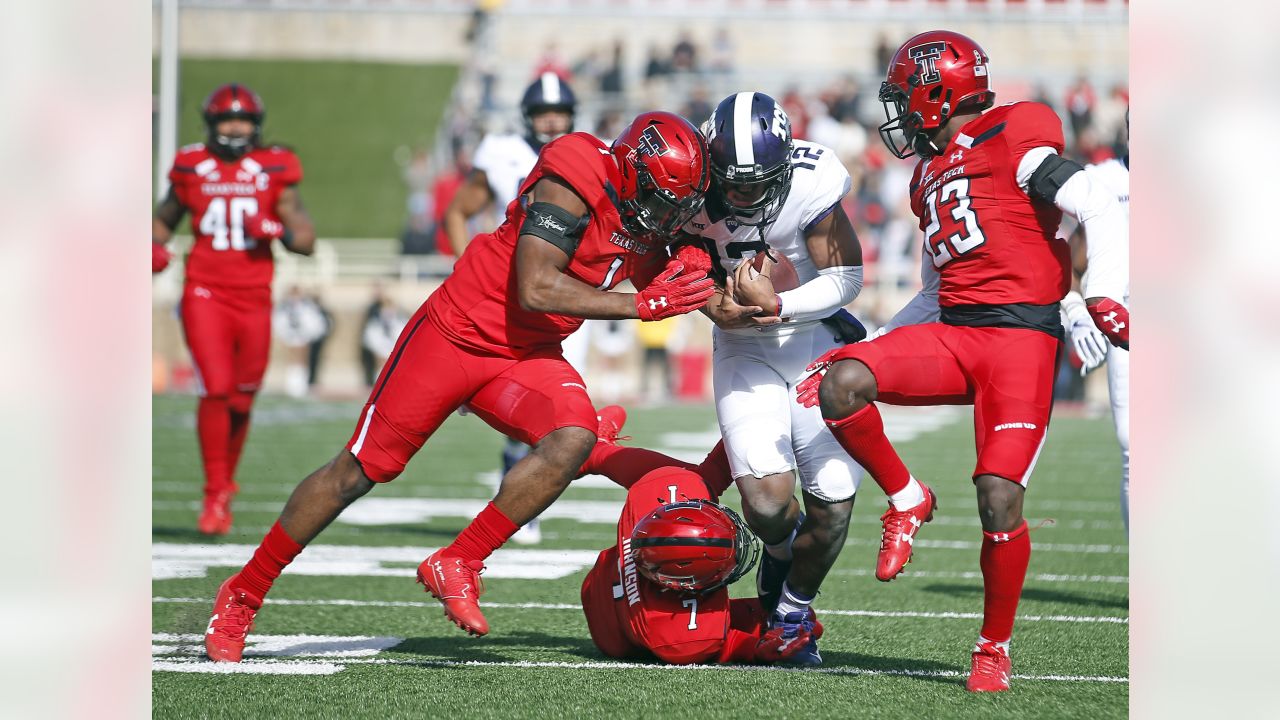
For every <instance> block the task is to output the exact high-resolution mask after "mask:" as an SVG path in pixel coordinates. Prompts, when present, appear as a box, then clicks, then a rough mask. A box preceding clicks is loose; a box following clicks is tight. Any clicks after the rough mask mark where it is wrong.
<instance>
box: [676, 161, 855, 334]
mask: <svg viewBox="0 0 1280 720" xmlns="http://www.w3.org/2000/svg"><path fill="white" fill-rule="evenodd" d="M794 148H795V149H794V150H793V151H792V154H791V165H792V167H793V168H794V170H793V172H792V174H791V192H790V193H788V194H787V199H786V202H784V203H783V205H782V211H781V212H779V213H778V218H777V219H776V220H774V222H773V223H772V224H771V225H769V226H768V227H766V228H765V232H764V242H765V243H768V246H769V248H771V249H772V250H773V252H775V253H781V254H782V255H785V256H786V257H787V259H788V260H790V261H791V264H793V265H795V268H796V277H797V278H798V280H799V282H800V284H801V285H803V284H804V283H807V282H809V281H810V280H812V279H814V278H815V277H817V276H818V268H817V266H815V265H814V264H813V260H812V259H810V257H809V248H808V247H807V246H806V245H805V233H806V232H807V231H808V230H809V229H810V228H811V227H812V225H813V224H814V223H816V222H817V221H819V220H821V219H822V218H824V217H826V215H827V214H828V212H829V211H830V210H831V209H832V208H833V207H834V206H835V205H836V203H838V202H840V199H841V198H843V197H844V196H845V195H847V194H848V193H849V188H850V186H851V184H852V181H851V180H850V178H849V171H848V170H845V168H844V165H843V164H842V163H841V162H840V160H839V159H838V158H837V157H836V154H835V152H834V151H832V150H831V149H830V148H827V147H823V146H822V145H819V144H817V143H812V142H808V141H805V140H795V141H794ZM684 230H685V232H688V233H690V234H692V235H700V236H702V237H704V238H707V239H710V240H712V241H713V245H712V247H711V248H709V249H710V250H711V252H712V258H711V259H712V262H715V263H719V265H720V267H722V268H723V269H724V270H725V272H728V273H732V272H733V271H734V269H735V268H737V266H738V263H740V262H741V261H742V260H743V259H746V258H751V257H753V256H755V255H756V254H757V253H760V252H762V251H763V250H764V249H765V248H764V244H763V243H762V242H761V240H760V232H759V229H758V228H756V227H753V226H750V225H740V224H738V223H737V222H735V219H734V217H733V215H732V214H730V213H729V212H728V211H727V210H726V209H724V208H722V207H720V206H719V204H718V203H717V202H715V201H714V200H713V198H712V197H711V196H708V199H707V202H706V204H705V205H704V206H703V209H702V210H701V211H699V212H698V214H697V215H695V216H694V217H693V219H692V220H690V221H689V224H688V225H686V226H685V227H684ZM810 322H817V321H810ZM807 324H809V323H796V322H785V323H781V324H778V325H772V326H769V327H768V328H766V329H764V330H756V329H754V328H745V329H740V330H722V329H720V328H716V330H717V331H718V332H726V333H733V334H738V335H750V336H755V337H759V336H760V335H761V334H773V335H783V334H789V333H791V332H793V331H794V330H795V328H796V327H797V326H801V325H807Z"/></svg>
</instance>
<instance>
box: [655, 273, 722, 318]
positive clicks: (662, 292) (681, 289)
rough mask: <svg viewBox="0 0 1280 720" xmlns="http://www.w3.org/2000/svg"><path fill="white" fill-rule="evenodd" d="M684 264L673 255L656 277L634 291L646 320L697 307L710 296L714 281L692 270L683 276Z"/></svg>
mask: <svg viewBox="0 0 1280 720" xmlns="http://www.w3.org/2000/svg"><path fill="white" fill-rule="evenodd" d="M683 271H684V263H682V262H680V261H679V260H676V259H674V258H672V260H671V262H669V263H667V266H666V267H665V268H663V269H662V272H661V273H659V274H658V277H656V278H654V280H653V282H651V283H649V285H648V286H647V287H645V289H643V290H641V291H640V292H638V293H636V311H637V312H638V313H639V315H640V319H641V320H644V321H645V322H649V321H651V320H662V319H665V318H669V317H672V316H674V315H683V314H685V313H687V312H691V311H693V310H697V309H698V308H700V307H702V306H703V305H705V304H706V302H707V300H709V299H711V295H712V293H714V292H715V287H716V284H715V281H713V280H712V279H711V278H709V277H706V276H705V275H703V276H701V277H700V276H698V275H696V274H693V273H689V274H685V275H682V274H681V273H682V272H683Z"/></svg>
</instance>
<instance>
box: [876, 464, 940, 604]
mask: <svg viewBox="0 0 1280 720" xmlns="http://www.w3.org/2000/svg"><path fill="white" fill-rule="evenodd" d="M920 487H921V488H923V489H924V501H923V502H921V503H920V504H919V505H916V506H915V507H913V508H911V509H909V510H901V511H899V510H895V509H894V508H893V503H889V509H888V510H885V512H884V514H883V515H881V516H880V522H881V523H882V524H883V525H884V534H882V535H881V536H880V556H879V558H877V560H876V579H877V580H880V581H881V582H889V581H890V580H892V579H894V578H895V577H897V576H898V574H899V573H901V572H902V568H903V567H905V566H906V564H907V563H909V562H911V552H912V548H913V547H914V543H915V538H916V533H918V532H920V526H921V525H924V524H925V523H927V522H929V521H930V520H932V519H933V511H934V510H936V509H937V507H938V498H937V496H935V495H934V494H933V491H932V490H930V489H929V487H928V486H927V485H925V484H923V483H921V485H920Z"/></svg>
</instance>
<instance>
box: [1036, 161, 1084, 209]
mask: <svg viewBox="0 0 1280 720" xmlns="http://www.w3.org/2000/svg"><path fill="white" fill-rule="evenodd" d="M1081 170H1084V168H1083V167H1082V166H1081V165H1080V163H1078V162H1076V161H1075V160H1068V159H1067V158H1064V157H1062V156H1061V155H1048V156H1046V157H1045V159H1044V161H1042V162H1041V163H1040V167H1038V168H1036V171H1035V172H1033V173H1031V181H1030V182H1028V183H1027V194H1028V195H1030V196H1031V197H1032V198H1034V199H1037V200H1043V201H1045V202H1047V203H1052V202H1053V201H1054V198H1056V197H1058V191H1059V190H1061V189H1062V186H1063V185H1066V184H1067V180H1070V179H1071V176H1072V175H1075V174H1076V173H1078V172H1080V171H1081Z"/></svg>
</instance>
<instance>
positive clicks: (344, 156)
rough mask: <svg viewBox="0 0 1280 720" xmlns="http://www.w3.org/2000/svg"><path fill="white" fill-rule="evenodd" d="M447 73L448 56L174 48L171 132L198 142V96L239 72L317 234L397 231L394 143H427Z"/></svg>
mask: <svg viewBox="0 0 1280 720" xmlns="http://www.w3.org/2000/svg"><path fill="white" fill-rule="evenodd" d="M457 75H458V69H457V67H455V66H453V65H406V64H390V63H369V62H346V61H342V62H336V61H319V60H202V59H191V58H183V59H182V61H181V66H180V71H179V84H178V94H179V99H178V108H179V118H178V141H179V144H180V145H184V144H187V143H193V142H203V141H204V138H205V127H204V120H203V118H202V117H201V115H200V104H201V103H203V102H204V99H205V97H206V96H207V95H208V94H209V92H211V91H212V90H213V89H214V88H215V87H217V86H219V85H221V84H223V83H227V82H242V83H244V84H246V85H248V86H249V87H251V88H253V89H254V90H255V91H256V92H257V93H258V94H259V95H261V96H262V100H263V102H265V103H266V105H267V119H266V123H265V124H264V127H263V140H264V141H266V142H278V143H283V144H286V145H289V146H291V147H293V148H294V150H296V151H297V153H298V156H299V157H300V158H301V159H302V168H303V173H304V177H303V181H302V185H301V188H302V198H303V201H304V203H305V204H306V206H307V209H308V210H309V211H310V212H311V215H312V217H313V218H315V221H316V229H317V231H318V232H319V234H320V237H322V238H335V237H337V238H343V237H399V236H400V230H401V229H402V228H403V226H404V220H405V197H406V189H405V184H404V181H403V180H402V179H401V170H400V166H399V165H397V164H396V161H395V153H396V149H397V148H400V147H404V148H414V147H428V148H429V147H430V146H431V144H432V142H433V141H434V140H435V133H436V126H437V125H439V123H440V119H441V117H442V116H443V113H444V107H445V103H446V102H448V100H449V94H450V92H451V91H452V89H453V84H454V81H455V80H456V79H457ZM159 81H160V80H159V73H158V71H153V73H152V82H153V84H155V85H157V86H158V83H159ZM182 232H186V231H185V230H183V231H182Z"/></svg>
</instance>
